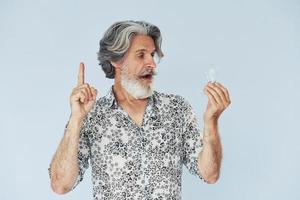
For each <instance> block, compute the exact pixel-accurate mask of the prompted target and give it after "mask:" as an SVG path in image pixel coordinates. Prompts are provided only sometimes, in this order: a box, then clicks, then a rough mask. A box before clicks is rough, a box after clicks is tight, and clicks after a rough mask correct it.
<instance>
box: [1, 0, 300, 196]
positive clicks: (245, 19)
mask: <svg viewBox="0 0 300 200" xmlns="http://www.w3.org/2000/svg"><path fill="white" fill-rule="evenodd" d="M127 19H133V20H146V21H149V22H151V23H153V24H155V25H157V26H158V27H160V29H161V32H162V36H163V46H162V47H163V50H164V53H165V57H164V59H163V60H162V62H161V63H160V64H159V65H158V76H157V78H156V82H155V86H156V90H158V91H162V92H166V93H174V94H179V95H182V96H184V97H185V98H186V99H187V100H188V101H189V102H190V103H191V104H192V106H193V108H194V109H195V111H196V113H197V114H198V116H199V122H200V125H201V126H203V119H202V115H203V112H204V110H205V107H206V104H207V97H206V96H205V95H204V93H203V88H204V86H205V84H206V79H205V72H206V71H207V70H208V68H209V66H210V65H214V66H216V67H217V68H218V74H217V80H218V81H219V82H221V83H222V84H224V85H225V86H226V87H227V88H228V90H229V91H230V95H231V99H232V104H231V105H230V107H229V108H228V109H227V110H226V111H225V112H224V113H223V114H222V116H221V118H220V122H219V126H220V135H221V138H222V144H223V162H222V171H221V177H220V179H219V181H218V182H217V183H216V184H213V185H210V184H206V183H204V182H202V181H201V180H200V179H198V178H197V177H195V176H192V175H190V174H189V173H188V171H187V170H186V168H185V167H184V174H183V177H182V178H183V187H182V199H186V200H187V199H188V200H196V199H197V200H198V199H205V200H210V199H231V200H241V199H243V200H246V199H249V200H250V199H251V200H253V199H259V200H265V199H272V200H275V199H289V200H296V199H300V192H299V189H300V187H299V183H298V179H299V175H300V172H299V169H300V161H299V153H300V145H299V140H300V136H299V129H298V124H297V123H299V122H300V120H299V117H298V113H299V111H300V109H299V108H300V106H299V102H300V94H299V86H300V79H299V77H298V76H299V73H300V70H299V67H300V65H299V64H300V40H299V35H300V29H299V27H300V2H299V1H296V0H295V1H292V0H282V1H276V0H273V1H272V0H269V1H267V0H249V1H243V0H230V1H215V0H210V1H200V0H198V1H188V0H186V1H158V0H152V1H78V0H72V1H71V0H68V1H67V0H65V1H59V0H51V1H50V0H39V1H38V0H36V1H32V0H31V1H30V0H26V1H21V0H19V1H16V0H15V1H14V0H1V1H0V58H1V59H0V62H1V64H0V66H1V68H0V75H1V78H0V81H1V84H0V91H1V98H0V106H1V108H0V109H1V115H0V123H1V125H0V134H1V135H0V136H1V139H0V158H1V164H0V172H1V175H0V176H1V178H0V199H1V200H8V199H14V200H20V199H31V200H40V199H43V200H45V199H51V200H52V199H57V200H58V199H61V200H71V199H72V200H77V199H78V200H79V199H92V187H91V186H92V185H91V181H90V178H91V175H90V168H89V170H88V171H87V172H86V174H85V178H84V181H83V182H82V183H80V185H78V187H77V188H76V189H75V190H74V191H73V192H71V193H68V194H67V195H64V196H60V195H57V194H55V193H53V192H52V191H51V189H50V184H49V177H48V171H47V168H48V165H49V163H50V161H51V159H52V156H53V154H54V152H55V150H56V148H57V145H58V143H59V141H60V139H61V137H62V135H63V130H64V126H65V123H66V122H67V120H68V118H69V115H70V106H69V96H70V94H71V90H72V88H73V87H74V86H76V78H77V72H78V65H79V62H80V61H83V62H85V64H86V81H87V82H88V83H90V84H91V85H93V86H95V87H96V88H97V89H98V91H99V95H98V98H99V97H100V96H103V95H105V94H106V93H107V91H108V88H109V87H110V86H111V85H112V84H113V81H112V80H109V79H106V78H105V77H104V73H103V72H102V70H101V68H100V66H99V65H98V61H97V59H96V52H97V51H98V48H99V46H98V43H99V40H100V39H101V37H102V35H103V33H104V31H105V30H106V29H107V28H108V27H109V26H110V25H111V24H112V23H114V22H116V21H120V20H127Z"/></svg>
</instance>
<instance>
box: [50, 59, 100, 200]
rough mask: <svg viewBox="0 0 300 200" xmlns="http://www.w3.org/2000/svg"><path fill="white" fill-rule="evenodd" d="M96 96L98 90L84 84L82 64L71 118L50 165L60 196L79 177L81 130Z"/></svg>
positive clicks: (72, 104)
mask: <svg viewBox="0 0 300 200" xmlns="http://www.w3.org/2000/svg"><path fill="white" fill-rule="evenodd" d="M96 96H97V90H96V89H95V88H93V87H90V86H89V84H87V83H85V82H84V64H83V63H80V65H79V73H78V81H77V86H76V87H75V88H74V89H73V91H72V94H71V96H70V104H71V111H72V112H71V117H70V120H69V122H68V125H67V128H66V131H65V134H64V137H63V139H62V140H61V142H60V144H59V146H58V149H57V151H56V153H55V155H54V158H53V160H52V162H51V165H50V177H51V187H52V189H53V191H54V192H56V193H58V194H65V193H67V192H68V191H70V190H71V189H72V186H73V185H74V183H75V181H76V178H77V176H78V173H79V170H80V169H79V167H80V166H79V165H78V146H79V139H80V130H81V126H82V125H83V123H84V119H85V117H86V116H87V114H88V113H89V112H90V110H91V109H92V107H93V105H94V104H95V101H96Z"/></svg>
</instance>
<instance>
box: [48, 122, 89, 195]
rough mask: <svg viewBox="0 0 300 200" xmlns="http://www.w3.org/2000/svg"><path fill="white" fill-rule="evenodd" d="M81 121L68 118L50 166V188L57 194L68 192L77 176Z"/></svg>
mask: <svg viewBox="0 0 300 200" xmlns="http://www.w3.org/2000/svg"><path fill="white" fill-rule="evenodd" d="M82 121H83V120H80V119H76V118H72V117H71V118H70V121H69V123H68V126H67V128H66V131H65V134H64V137H63V138H62V140H61V142H60V144H59V146H58V148H57V151H56V153H55V155H54V157H53V160H52V162H51V165H50V166H51V167H50V176H51V187H52V190H53V191H54V192H56V193H58V194H65V193H67V192H69V191H70V190H71V188H72V186H73V185H74V183H75V181H76V178H77V176H78V170H79V167H78V143H79V132H80V127H81V125H82Z"/></svg>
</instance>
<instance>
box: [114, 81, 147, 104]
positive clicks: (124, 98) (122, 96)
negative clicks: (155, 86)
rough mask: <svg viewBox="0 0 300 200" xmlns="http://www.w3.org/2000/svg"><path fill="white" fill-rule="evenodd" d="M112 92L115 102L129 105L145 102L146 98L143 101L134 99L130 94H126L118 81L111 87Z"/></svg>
mask: <svg viewBox="0 0 300 200" xmlns="http://www.w3.org/2000/svg"><path fill="white" fill-rule="evenodd" d="M113 92H114V94H115V98H116V99H117V102H127V103H129V104H131V103H135V102H145V101H147V98H144V99H136V98H134V97H133V96H132V95H131V94H130V93H128V92H127V91H126V90H125V89H124V88H123V87H122V85H121V82H120V81H115V83H114V85H113Z"/></svg>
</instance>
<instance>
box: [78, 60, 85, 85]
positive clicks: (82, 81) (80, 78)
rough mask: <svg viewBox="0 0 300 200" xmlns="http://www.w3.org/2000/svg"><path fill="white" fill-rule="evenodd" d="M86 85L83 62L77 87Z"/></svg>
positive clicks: (80, 66)
mask: <svg viewBox="0 0 300 200" xmlns="http://www.w3.org/2000/svg"><path fill="white" fill-rule="evenodd" d="M83 84H84V64H83V63H82V62H81V63H80V65H79V72H78V77H77V86H80V85H83Z"/></svg>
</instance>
